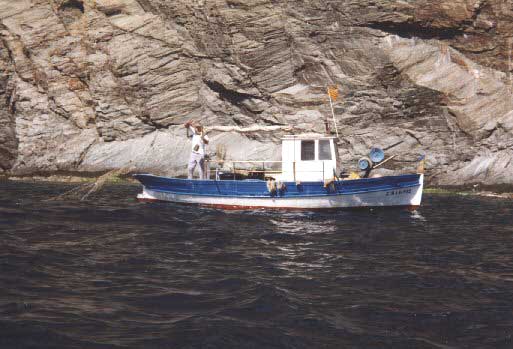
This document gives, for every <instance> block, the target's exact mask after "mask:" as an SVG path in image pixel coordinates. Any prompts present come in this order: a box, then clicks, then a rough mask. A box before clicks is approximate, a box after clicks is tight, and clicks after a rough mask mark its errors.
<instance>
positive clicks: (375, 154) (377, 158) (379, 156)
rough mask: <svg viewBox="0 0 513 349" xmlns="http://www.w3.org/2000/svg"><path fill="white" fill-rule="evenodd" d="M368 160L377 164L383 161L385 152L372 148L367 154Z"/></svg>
mask: <svg viewBox="0 0 513 349" xmlns="http://www.w3.org/2000/svg"><path fill="white" fill-rule="evenodd" d="M369 158H370V159H371V161H372V162H373V163H375V164H377V163H379V162H381V161H383V159H385V152H384V151H383V149H381V148H372V149H371V151H370V153H369Z"/></svg>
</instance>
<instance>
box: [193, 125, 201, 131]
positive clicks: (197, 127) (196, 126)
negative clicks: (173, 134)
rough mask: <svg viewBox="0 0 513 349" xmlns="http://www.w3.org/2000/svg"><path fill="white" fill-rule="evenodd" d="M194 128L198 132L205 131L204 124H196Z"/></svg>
mask: <svg viewBox="0 0 513 349" xmlns="http://www.w3.org/2000/svg"><path fill="white" fill-rule="evenodd" d="M194 129H195V130H196V132H197V133H201V132H203V126H201V125H195V126H194Z"/></svg>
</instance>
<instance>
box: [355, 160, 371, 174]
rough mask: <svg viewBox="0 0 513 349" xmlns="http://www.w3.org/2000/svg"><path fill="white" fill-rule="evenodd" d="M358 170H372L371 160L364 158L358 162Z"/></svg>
mask: <svg viewBox="0 0 513 349" xmlns="http://www.w3.org/2000/svg"><path fill="white" fill-rule="evenodd" d="M358 168H359V169H360V170H362V171H365V170H368V169H370V168H372V161H371V159H369V158H367V157H364V158H361V159H360V160H358Z"/></svg>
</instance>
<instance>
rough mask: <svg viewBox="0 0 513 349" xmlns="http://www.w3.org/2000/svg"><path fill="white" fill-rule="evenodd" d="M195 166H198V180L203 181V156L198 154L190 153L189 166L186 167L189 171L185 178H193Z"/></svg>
mask: <svg viewBox="0 0 513 349" xmlns="http://www.w3.org/2000/svg"><path fill="white" fill-rule="evenodd" d="M196 165H199V168H198V171H199V179H205V171H204V168H205V155H202V154H198V153H191V157H190V159H189V166H188V167H187V169H188V170H189V175H188V177H187V178H188V179H192V177H193V176H194V169H195V168H196Z"/></svg>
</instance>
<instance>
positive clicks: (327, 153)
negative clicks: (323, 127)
mask: <svg viewBox="0 0 513 349" xmlns="http://www.w3.org/2000/svg"><path fill="white" fill-rule="evenodd" d="M319 160H331V147H330V141H329V139H321V140H319Z"/></svg>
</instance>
